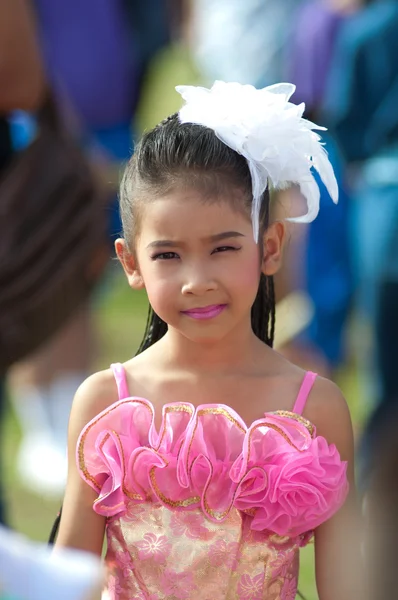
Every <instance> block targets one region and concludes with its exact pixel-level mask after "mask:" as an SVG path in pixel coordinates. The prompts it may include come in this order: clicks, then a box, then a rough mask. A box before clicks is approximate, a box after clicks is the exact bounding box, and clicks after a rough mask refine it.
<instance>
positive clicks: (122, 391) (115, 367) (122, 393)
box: [111, 363, 130, 400]
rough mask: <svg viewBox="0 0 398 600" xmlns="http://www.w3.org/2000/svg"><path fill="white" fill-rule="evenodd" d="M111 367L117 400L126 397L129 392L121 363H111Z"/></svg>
mask: <svg viewBox="0 0 398 600" xmlns="http://www.w3.org/2000/svg"><path fill="white" fill-rule="evenodd" d="M111 369H112V371H113V375H114V376H115V381H116V385H117V391H118V394H119V400H123V399H124V398H128V397H129V396H130V394H129V388H128V385H127V379H126V371H125V370H124V367H123V365H122V364H121V363H114V364H112V365H111Z"/></svg>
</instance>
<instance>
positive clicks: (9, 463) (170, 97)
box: [4, 46, 363, 600]
mask: <svg viewBox="0 0 398 600" xmlns="http://www.w3.org/2000/svg"><path fill="white" fill-rule="evenodd" d="M198 82H199V77H198V75H197V73H196V72H195V69H194V68H193V66H192V63H191V61H190V59H189V57H188V56H187V55H186V52H185V51H182V50H181V49H180V48H179V47H178V46H176V47H172V48H169V49H167V51H165V52H163V53H162V54H160V55H159V56H158V58H157V60H156V61H155V62H154V64H153V66H152V69H151V72H150V74H149V77H148V79H147V82H146V84H145V86H144V91H143V94H142V101H141V106H140V110H139V123H140V127H141V129H143V128H146V127H150V126H153V125H154V124H156V123H157V122H159V121H160V120H161V119H163V118H164V117H165V116H167V115H168V114H170V113H172V112H174V111H175V110H177V108H178V106H179V96H178V95H177V94H176V93H175V92H174V86H175V85H177V84H190V83H193V84H195V83H198ZM146 311H147V301H146V296H145V294H144V293H140V292H132V291H131V290H130V289H129V288H128V286H127V283H126V282H125V280H124V277H123V275H122V273H121V269H120V268H119V267H118V265H117V263H116V262H115V263H114V264H112V265H111V267H110V269H109V273H108V276H107V277H106V278H105V281H104V283H103V284H102V286H101V288H100V289H99V291H98V292H97V294H96V298H95V299H94V301H93V312H94V316H95V323H96V327H97V330H98V356H97V361H96V362H97V364H96V367H97V368H99V369H101V368H106V367H108V365H109V364H110V363H111V362H115V361H123V360H126V359H128V358H130V357H131V356H132V355H133V354H134V352H135V350H136V348H137V347H138V344H139V342H140V340H141V338H142V334H143V331H144V327H145V320H146ZM339 383H340V385H341V386H342V388H343V391H344V392H345V395H346V397H347V398H348V401H349V404H350V408H351V410H352V413H353V418H354V422H355V423H357V424H359V423H360V422H361V421H362V416H363V415H361V411H360V406H359V404H358V401H355V399H357V398H358V397H359V394H358V387H357V379H356V373H355V370H353V369H352V368H347V369H346V370H345V371H344V372H343V373H342V375H341V378H340V381H339ZM4 435H5V439H4V444H5V454H4V462H5V479H4V484H5V487H6V490H7V502H8V508H9V516H10V521H11V524H12V526H13V527H15V528H16V529H17V530H18V531H21V532H23V533H24V534H26V535H27V536H29V537H30V538H32V539H35V540H41V541H45V540H46V539H47V537H48V534H49V531H50V528H51V525H52V522H53V519H54V517H55V515H56V513H57V511H58V509H59V504H60V501H49V500H46V499H45V498H41V497H38V496H35V495H32V494H30V493H29V492H27V491H26V489H25V488H24V486H23V483H22V482H21V481H20V480H19V479H18V478H17V476H16V472H15V458H16V453H17V449H18V444H19V439H20V432H19V429H18V425H17V423H16V420H15V418H14V415H13V414H12V412H11V411H10V410H9V411H7V414H6V422H5V427H4ZM299 587H300V590H301V592H302V593H303V594H304V595H305V597H306V599H307V600H316V598H317V594H316V589H315V583H314V565H313V545H309V546H308V547H307V548H305V549H304V550H303V551H302V552H301V572H300V583H299Z"/></svg>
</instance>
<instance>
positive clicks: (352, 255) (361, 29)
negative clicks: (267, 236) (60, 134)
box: [0, 0, 398, 598]
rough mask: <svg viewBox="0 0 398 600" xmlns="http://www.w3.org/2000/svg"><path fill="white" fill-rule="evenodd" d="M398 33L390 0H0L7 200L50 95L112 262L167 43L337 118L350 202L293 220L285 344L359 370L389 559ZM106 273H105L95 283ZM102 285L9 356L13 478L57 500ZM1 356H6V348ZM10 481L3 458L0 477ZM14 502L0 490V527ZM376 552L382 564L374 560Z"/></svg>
mask: <svg viewBox="0 0 398 600" xmlns="http://www.w3.org/2000/svg"><path fill="white" fill-rule="evenodd" d="M1 11H3V12H4V14H1ZM397 34H398V1H396V0H368V1H365V0H362V1H361V0H244V1H242V0H189V1H188V0H169V1H166V0H146V1H145V2H140V0H84V2H80V1H79V2H78V1H77V0H68V2H62V0H32V1H31V2H28V0H4V1H3V2H2V3H1V4H0V210H1V204H2V194H3V192H4V189H5V183H4V182H5V181H6V178H7V174H8V170H9V169H10V165H12V164H13V163H14V162H15V161H17V160H18V159H19V157H20V156H22V155H23V153H25V152H27V150H28V149H29V147H30V146H31V145H32V144H33V143H34V141H35V139H36V138H37V136H38V135H39V134H40V128H41V126H42V120H41V118H40V114H41V112H42V110H43V107H44V106H45V105H46V103H47V102H48V98H49V97H50V98H51V101H52V104H53V105H55V107H56V110H57V113H58V118H59V120H60V122H61V123H62V126H63V128H64V129H65V131H67V132H68V135H69V137H70V138H71V139H72V140H73V143H74V144H75V145H76V147H77V148H79V149H80V151H81V152H82V156H84V159H85V160H86V161H87V163H88V164H89V165H90V168H91V169H92V173H93V177H95V178H96V180H98V182H99V184H101V185H102V186H103V187H104V188H106V193H105V196H106V198H107V204H106V207H105V209H104V211H105V213H106V219H107V241H108V250H107V252H108V256H109V260H110V259H111V257H112V241H113V239H114V238H115V236H116V235H117V234H118V233H119V232H120V223H119V217H118V209H117V184H118V173H119V170H120V167H121V165H122V164H123V163H124V161H126V160H127V158H128V157H129V155H130V154H131V152H132V151H133V148H134V139H135V137H136V135H137V134H138V133H139V127H138V123H137V119H136V114H137V107H138V105H139V102H140V99H141V92H142V89H143V88H144V87H145V83H146V78H147V74H148V70H149V68H150V65H151V63H152V61H153V60H154V58H156V56H157V55H158V53H159V52H160V51H162V49H164V48H166V47H168V46H170V45H171V44H173V45H175V46H176V47H178V48H179V49H180V51H181V52H187V51H188V52H189V54H190V55H191V57H192V59H193V62H194V64H195V66H196V69H197V71H198V72H199V74H200V78H201V80H202V81H203V83H204V84H209V83H210V84H211V83H212V82H213V81H214V80H215V79H222V80H230V81H239V82H241V83H248V84H253V85H255V86H256V87H264V86H266V85H272V84H273V83H275V82H278V81H291V82H292V83H294V84H295V85H296V86H297V90H296V94H295V96H294V97H293V101H294V102H296V103H299V102H305V104H306V117H307V118H308V119H309V120H311V121H314V122H315V123H317V122H318V121H319V122H321V123H322V124H325V125H326V126H327V127H328V131H327V132H325V135H324V140H325V143H326V146H327V150H328V152H329V156H330V158H331V160H332V162H333V165H334V168H335V171H336V175H337V178H338V182H339V187H340V201H339V204H338V205H337V207H336V206H333V204H332V202H331V201H330V198H329V197H328V193H327V191H326V189H325V188H323V187H322V192H321V210H320V214H319V217H318V219H317V220H316V221H315V222H314V223H312V224H311V225H308V226H306V227H304V226H303V225H297V226H295V225H293V224H289V241H288V245H287V249H286V264H285V267H284V270H283V272H282V273H281V274H280V275H279V279H278V281H277V294H278V301H279V302H280V303H282V302H283V300H284V299H286V298H287V299H289V298H291V299H292V303H291V305H290V312H291V315H294V316H295V318H296V319H297V320H298V321H299V322H300V318H301V317H300V315H301V313H300V310H298V309H297V307H295V304H294V299H295V298H297V297H298V295H299V297H300V298H304V299H305V303H306V305H307V306H309V307H310V312H309V314H310V315H311V316H310V318H308V319H306V320H305V319H303V322H302V323H301V324H299V326H298V327H294V326H293V327H292V331H293V330H294V335H293V333H292V335H291V336H289V335H287V339H285V341H284V343H283V346H282V347H281V348H280V350H281V351H282V352H284V353H285V354H286V355H287V356H289V357H290V358H292V360H293V361H295V362H297V363H298V364H300V365H302V366H303V367H305V368H310V369H312V370H314V371H317V372H319V373H321V374H324V375H326V376H329V377H332V378H334V377H335V376H336V375H337V374H338V373H339V371H340V370H341V368H342V367H345V368H347V365H350V366H351V368H355V369H357V371H358V373H359V380H360V384H361V385H360V399H359V402H360V403H362V404H363V405H364V406H366V410H367V412H368V414H369V419H368V422H367V424H366V425H365V428H364V431H363V432H362V435H361V437H360V439H358V457H359V466H360V469H359V471H358V478H359V484H360V489H361V490H362V491H363V492H366V491H368V490H370V497H371V500H369V503H368V504H367V506H368V509H367V512H368V516H369V519H370V521H372V519H373V514H375V515H376V516H375V518H374V521H375V522H374V523H373V527H376V524H377V523H379V518H380V522H381V519H382V518H383V519H384V521H383V523H384V525H383V526H380V527H376V529H377V531H378V538H377V539H379V537H380V535H381V532H384V533H385V538H383V540H382V542H380V543H382V545H383V547H384V548H385V550H386V552H387V553H388V552H389V553H390V555H392V554H393V551H394V550H393V544H394V543H395V541H396V538H393V537H391V536H395V529H396V527H395V526H391V527H389V526H387V525H386V522H387V523H392V522H393V523H395V521H396V520H397V519H396V516H395V515H394V511H395V505H394V502H393V501H392V499H393V498H395V496H393V494H395V490H393V489H391V487H390V482H391V481H392V480H394V479H395V478H396V475H397V469H396V463H397V459H398V453H397V445H396V444H395V443H394V441H393V440H394V439H395V437H394V436H395V429H394V427H392V426H391V424H392V423H395V412H396V408H397V406H398V405H397V402H398V369H397V366H396V363H397V360H396V356H397V354H396V348H395V341H396V340H397V339H398V315H397V311H396V307H397V306H398V110H397V105H398V104H397V101H398V35H397ZM16 40H18V42H17V41H16ZM181 83H188V82H181ZM159 102H160V100H159ZM165 116H166V115H165ZM27 193H29V192H28V190H27ZM287 210H288V211H289V213H290V214H291V213H292V211H293V212H296V213H297V214H300V212H301V211H302V204H301V198H300V197H299V194H298V193H297V191H296V190H291V191H288V192H283V193H281V194H280V195H279V197H278V198H276V201H275V214H276V216H283V215H284V214H285V212H286V211H287ZM20 216H21V219H22V218H23V214H21V215H20ZM41 225H43V223H40V222H39V223H36V224H34V225H31V226H32V227H38V228H39V227H40V226H41ZM28 226H29V224H28ZM1 227H2V229H3V228H4V230H6V229H7V227H8V223H7V222H5V221H4V220H2V222H1ZM27 235H30V232H29V231H28V234H27ZM55 243H56V241H55ZM14 251H15V252H18V248H14ZM2 256H3V255H2ZM1 269H2V267H1V266H0V281H2V271H1ZM107 277H109V272H108V269H107V268H104V269H102V270H101V273H100V274H99V275H98V277H97V280H96V282H100V281H102V280H103V279H104V278H107ZM2 285H3V287H2V289H1V292H0V295H1V294H3V288H4V284H3V283H2ZM95 293H96V292H95V291H94V292H93V293H92V294H91V295H90V294H87V296H86V297H85V298H84V301H81V302H79V303H78V304H77V305H76V306H75V307H74V310H73V314H71V316H70V317H69V318H68V319H66V320H65V322H62V323H61V324H59V326H58V327H57V328H54V331H52V332H51V335H48V337H47V338H46V339H45V340H42V343H40V344H39V345H38V346H37V348H35V351H34V352H30V353H28V354H27V355H24V354H23V353H21V356H20V357H19V360H17V361H16V362H15V363H12V364H11V363H10V364H8V363H7V360H6V359H2V365H3V372H2V373H1V383H0V386H1V390H0V415H4V410H5V402H6V397H7V399H8V400H9V403H10V405H11V406H12V408H13V410H14V411H15V414H16V415H17V418H18V423H19V425H20V428H21V434H22V441H21V446H20V449H19V454H18V457H17V468H18V474H19V477H20V478H21V480H22V481H23V482H24V485H26V486H27V488H28V489H30V490H33V491H34V492H36V493H38V494H45V495H48V496H53V497H56V498H58V497H59V498H61V497H62V490H63V486H64V483H65V475H66V458H65V457H66V453H65V446H66V430H67V420H68V414H69V411H70V407H71V402H72V399H73V395H74V392H75V391H76V389H77V387H78V386H79V384H80V383H81V382H82V381H83V380H84V378H85V377H86V376H87V374H88V373H89V372H90V370H91V367H92V362H93V360H94V359H95V354H96V347H95V331H94V327H93V321H92V316H91V308H90V307H91V302H92V300H93V294H95ZM297 293H298V295H297ZM28 301H29V298H25V302H28ZM2 318H4V319H6V318H7V315H2ZM42 318H44V319H45V318H46V315H45V314H44V315H42ZM1 322H3V321H1ZM279 325H281V326H283V323H282V324H279V323H278V325H277V327H278V326H279ZM26 335H27V334H26ZM1 339H2V340H3V338H1ZM1 352H2V354H3V355H4V356H6V355H7V351H6V349H5V348H2V349H1ZM6 387H7V393H6ZM0 456H1V454H0ZM381 465H382V466H383V470H382V471H381V470H380V466H381ZM2 479H3V478H2V475H1V469H0V486H1V483H2ZM378 505H379V506H381V505H382V506H383V507H384V509H383V516H382V517H379V516H377V515H378V514H379V513H378V511H377V508H376V509H375V510H374V513H373V512H372V510H371V507H372V506H376V507H377V506H378ZM369 507H370V508H369ZM5 509H6V507H5V506H4V502H3V500H2V497H1V494H0V522H3V523H7V513H6V510H5ZM370 529H371V531H373V529H372V527H371V528H370ZM375 539H376V538H375ZM379 563H380V564H379ZM377 565H378V567H379V568H380V570H383V569H384V570H385V571H386V572H387V571H388V570H389V569H390V566H389V563H388V562H383V561H382V560H381V561H379V562H377ZM391 569H392V566H391ZM383 573H384V571H383ZM390 575H391V577H392V573H390ZM390 575H388V576H387V575H385V577H384V576H383V577H381V576H380V573H379V572H378V573H377V575H376V576H375V581H376V580H377V584H376V583H374V584H373V583H372V585H375V586H376V587H377V589H378V591H377V593H376V592H375V595H373V596H372V597H373V598H376V596H377V597H378V598H379V597H380V598H382V597H387V595H388V597H390V596H391V588H390V589H387V587H385V586H386V585H387V583H388V582H389V581H390V578H389V577H390ZM0 580H1V570H0ZM391 582H392V583H391V585H393V581H392V578H391ZM371 589H373V588H371ZM382 589H383V590H385V591H383V593H382V592H381V590H382ZM0 593H1V592H0Z"/></svg>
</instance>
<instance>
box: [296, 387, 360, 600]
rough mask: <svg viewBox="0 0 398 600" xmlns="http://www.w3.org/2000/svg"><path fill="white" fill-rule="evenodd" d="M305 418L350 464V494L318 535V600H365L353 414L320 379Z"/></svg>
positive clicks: (316, 557)
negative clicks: (363, 599)
mask: <svg viewBox="0 0 398 600" xmlns="http://www.w3.org/2000/svg"><path fill="white" fill-rule="evenodd" d="M305 416H306V417H307V418H308V419H310V420H311V422H312V423H314V424H315V425H316V428H317V434H318V435H320V436H323V437H324V438H326V440H327V441H328V442H329V444H335V445H336V447H337V449H338V450H339V453H340V457H341V459H342V460H344V461H347V462H348V470H347V475H348V480H349V485H350V492H349V495H348V498H347V500H346V502H345V504H344V506H343V507H342V508H341V509H340V510H339V511H338V513H336V515H334V517H332V518H331V519H329V520H328V521H327V522H325V523H324V524H323V525H321V526H320V527H318V529H317V530H316V531H315V567H316V583H317V588H318V594H319V600H336V598H338V599H339V600H360V599H361V600H362V598H363V597H364V590H363V589H362V586H363V583H364V579H363V576H362V561H361V547H360V546H361V544H360V534H361V523H360V512H359V506H358V504H357V499H356V492H355V480H354V439H353V430H352V424H351V418H350V413H349V410H348V407H347V403H346V401H345V399H344V398H343V396H342V394H341V392H340V390H339V389H338V388H337V387H336V386H335V385H334V384H333V383H332V382H330V381H327V380H325V379H321V378H318V380H317V382H316V383H315V386H314V390H313V393H312V394H311V396H310V398H309V400H308V405H307V407H306V410H305Z"/></svg>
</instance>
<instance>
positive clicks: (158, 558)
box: [137, 533, 170, 563]
mask: <svg viewBox="0 0 398 600" xmlns="http://www.w3.org/2000/svg"><path fill="white" fill-rule="evenodd" d="M137 548H138V553H139V557H140V559H141V560H148V559H152V560H154V561H155V562H158V563H162V562H164V561H165V560H166V556H167V553H168V552H169V550H170V543H169V542H168V540H167V537H166V536H165V535H156V534H154V533H146V534H145V535H144V537H143V539H142V541H141V542H137Z"/></svg>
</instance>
